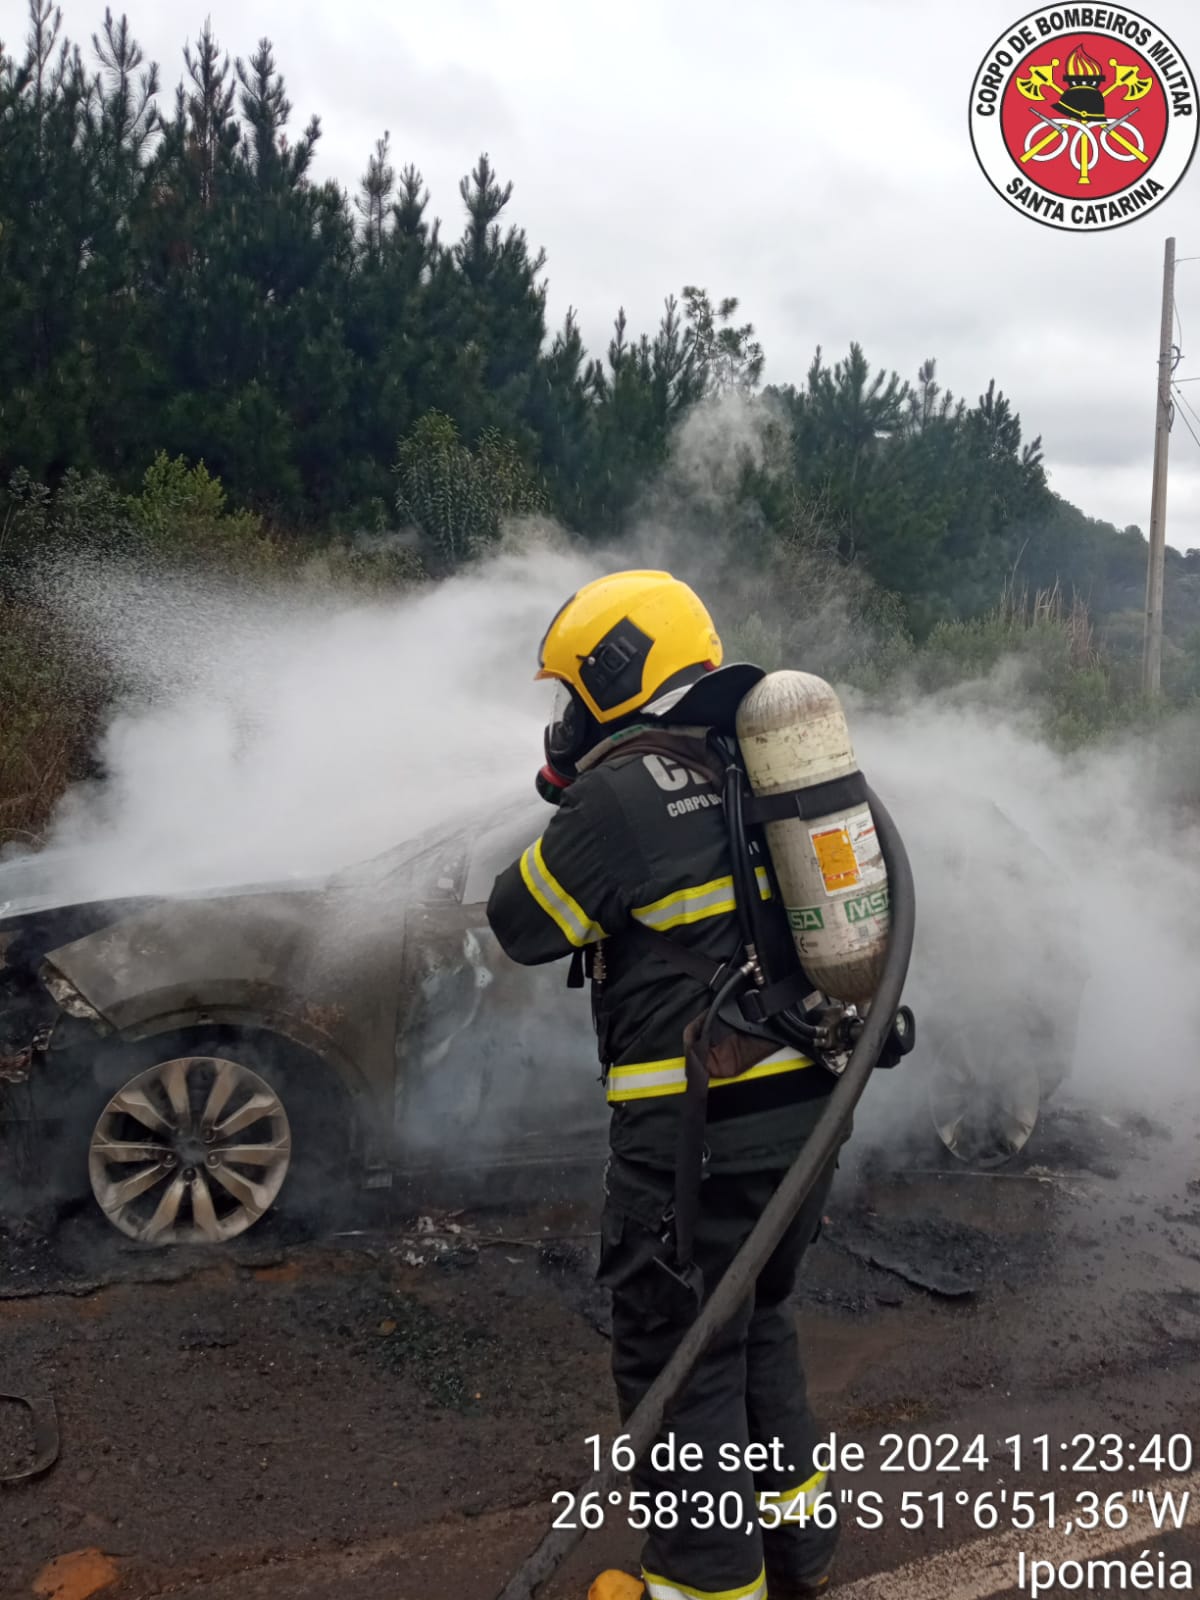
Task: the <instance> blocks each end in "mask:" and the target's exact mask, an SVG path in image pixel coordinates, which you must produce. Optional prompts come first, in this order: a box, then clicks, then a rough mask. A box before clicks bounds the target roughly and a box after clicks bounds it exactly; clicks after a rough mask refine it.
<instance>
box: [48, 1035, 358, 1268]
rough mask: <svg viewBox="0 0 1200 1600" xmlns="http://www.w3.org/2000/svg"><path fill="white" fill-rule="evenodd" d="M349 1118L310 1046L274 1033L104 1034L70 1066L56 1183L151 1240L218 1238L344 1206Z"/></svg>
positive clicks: (296, 1223)
mask: <svg viewBox="0 0 1200 1600" xmlns="http://www.w3.org/2000/svg"><path fill="white" fill-rule="evenodd" d="M352 1147H353V1117H352V1108H351V1105H350V1103H349V1100H348V1097H347V1095H346V1094H345V1091H344V1090H343V1088H342V1086H341V1084H340V1083H339V1082H338V1081H337V1080H336V1078H335V1077H334V1075H333V1072H332V1069H330V1068H329V1067H328V1066H327V1065H326V1064H325V1063H324V1062H322V1061H321V1060H320V1058H319V1057H316V1056H314V1055H311V1054H310V1053H309V1052H307V1051H305V1050H303V1049H301V1048H299V1047H298V1046H294V1045H293V1044H291V1042H290V1041H288V1040H284V1039H281V1038H279V1037H278V1036H277V1035H273V1034H268V1033H261V1032H250V1031H248V1030H245V1031H244V1030H233V1029H211V1028H210V1029H204V1030H190V1031H186V1032H182V1033H177V1034H171V1035H162V1036H159V1037H157V1038H154V1039H146V1040H141V1041H138V1042H136V1043H114V1042H106V1043H104V1044H102V1045H101V1046H99V1047H98V1048H97V1049H96V1050H95V1052H94V1053H93V1054H92V1055H91V1056H90V1058H89V1059H88V1060H87V1061H86V1062H84V1063H81V1065H80V1067H79V1070H78V1071H77V1073H76V1074H74V1077H73V1082H72V1084H71V1089H70V1093H69V1096H68V1099H67V1104H66V1106H65V1107H64V1116H63V1120H62V1124H61V1136H60V1138H59V1139H58V1140H57V1141H56V1148H57V1155H58V1159H57V1161H56V1162H55V1164H54V1166H55V1178H56V1184H55V1187H56V1189H57V1191H58V1194H59V1196H60V1197H61V1199H62V1200H63V1201H64V1202H65V1203H66V1204H67V1206H68V1207H69V1208H71V1209H80V1208H84V1209H90V1210H94V1211H96V1212H97V1213H98V1214H100V1215H102V1216H104V1217H105V1218H106V1220H107V1221H108V1222H109V1223H110V1224H111V1225H112V1226H113V1227H115V1228H116V1229H118V1230H119V1231H120V1232H122V1233H124V1234H125V1235H126V1236H127V1237H129V1238H131V1239H136V1240H139V1241H141V1242H144V1243H148V1244H210V1245H215V1244H225V1243H228V1242H229V1241H230V1240H232V1239H234V1238H237V1237H239V1236H241V1235H242V1234H245V1233H248V1232H249V1231H250V1230H251V1229H252V1228H254V1229H258V1228H260V1227H262V1226H263V1224H264V1223H270V1225H271V1229H272V1231H273V1232H276V1233H277V1232H278V1231H279V1230H281V1229H282V1230H283V1231H284V1232H285V1233H286V1234H287V1235H288V1236H290V1237H296V1236H301V1237H308V1236H313V1235H316V1234H319V1233H321V1232H328V1231H329V1230H330V1229H331V1228H333V1227H336V1226H337V1225H338V1224H339V1223H341V1222H342V1221H343V1220H344V1219H345V1217H346V1216H347V1215H348V1211H349V1206H350V1204H351V1198H352V1194H351V1190H352V1177H353V1160H352V1157H353V1148H352Z"/></svg>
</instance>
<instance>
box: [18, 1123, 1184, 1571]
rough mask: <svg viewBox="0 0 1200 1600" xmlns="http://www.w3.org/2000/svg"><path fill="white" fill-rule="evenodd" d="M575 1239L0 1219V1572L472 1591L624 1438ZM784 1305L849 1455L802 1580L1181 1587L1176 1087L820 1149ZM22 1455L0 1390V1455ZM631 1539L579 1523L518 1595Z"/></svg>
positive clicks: (582, 1217)
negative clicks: (997, 1168)
mask: <svg viewBox="0 0 1200 1600" xmlns="http://www.w3.org/2000/svg"><path fill="white" fill-rule="evenodd" d="M594 1227H595V1221H594V1218H593V1217H592V1215H591V1214H590V1213H589V1212H588V1211H587V1210H586V1209H583V1210H575V1211H572V1210H569V1209H566V1208H561V1209H557V1210H547V1209H536V1208H535V1209H533V1210H530V1211H527V1212H524V1213H520V1214H517V1213H511V1214H507V1215H504V1216H500V1215H496V1214H492V1215H480V1214H470V1215H468V1214H462V1215H446V1214H439V1215H436V1216H433V1217H430V1218H426V1219H425V1220H424V1221H417V1220H416V1219H415V1218H401V1217H385V1218H383V1219H382V1220H381V1219H379V1218H378V1217H376V1218H374V1219H372V1220H371V1222H370V1225H369V1226H367V1227H366V1228H365V1230H364V1231H362V1232H357V1233H355V1234H353V1235H352V1236H348V1237H339V1238H335V1239H329V1240H323V1241H305V1240H297V1239H289V1238H287V1237H286V1236H285V1235H284V1234H283V1233H281V1232H280V1231H279V1229H278V1228H277V1227H276V1226H275V1225H274V1224H272V1223H270V1222H268V1223H267V1224H264V1225H263V1228H262V1229H259V1230H256V1232H255V1233H254V1234H251V1235H250V1236H248V1237H247V1238H246V1239H244V1240H242V1241H238V1242H237V1243H235V1245H234V1246H232V1247H228V1248H226V1249H225V1250H224V1251H222V1252H220V1253H218V1254H216V1255H212V1254H206V1253H204V1252H198V1253H186V1254H182V1255H181V1254H178V1253H175V1254H172V1253H162V1252H155V1251H145V1250H140V1249H136V1248H134V1247H132V1246H130V1245H128V1244H127V1243H126V1242H124V1241H121V1240H119V1239H117V1238H116V1236H113V1235H110V1234H108V1233H107V1232H104V1231H102V1230H101V1229H100V1228H99V1227H98V1226H97V1225H96V1224H94V1223H93V1222H92V1221H91V1220H90V1219H89V1218H87V1217H86V1216H84V1217H79V1218H74V1219H68V1220H66V1221H65V1222H63V1223H62V1224H61V1225H60V1226H59V1227H58V1228H57V1229H56V1230H55V1231H54V1232H53V1233H50V1234H47V1233H45V1232H43V1231H41V1230H39V1229H37V1228H13V1227H10V1229H9V1231H8V1232H7V1234H4V1235H0V1244H2V1245H3V1250H4V1256H3V1264H4V1268H5V1270H4V1273H3V1275H2V1278H0V1390H5V1391H8V1392H11V1393H17V1394H43V1395H50V1396H52V1397H53V1398H54V1400H55V1403H56V1406H57V1412H58V1418H59V1423H60V1428H61V1450H60V1454H59V1458H58V1460H57V1462H56V1464H55V1466H54V1467H53V1468H52V1469H51V1470H50V1471H49V1472H48V1473H46V1474H45V1475H44V1476H42V1477H40V1478H37V1479H34V1480H31V1481H28V1482H25V1483H23V1484H19V1485H10V1486H7V1487H3V1488H0V1555H2V1559H0V1594H3V1595H4V1596H5V1597H6V1600H7V1597H8V1596H10V1595H11V1596H12V1597H14V1600H16V1597H18V1596H20V1597H31V1596H35V1595H36V1596H42V1597H43V1600H87V1597H88V1596H89V1595H91V1594H101V1595H103V1596H105V1597H107V1600H152V1597H159V1596H168V1595H170V1596H174V1597H178V1600H268V1597H270V1600H277V1597H283V1596H287V1597H288V1600H360V1597H361V1600H366V1597H371V1600H493V1597H494V1596H495V1595H496V1594H497V1593H498V1592H499V1590H500V1588H501V1587H502V1584H503V1581H504V1580H505V1578H506V1577H507V1575H508V1573H509V1572H511V1570H512V1569H513V1568H514V1567H515V1566H517V1565H518V1564H519V1562H520V1560H521V1559H522V1557H523V1556H524V1555H525V1554H526V1553H527V1552H528V1551H529V1550H530V1549H531V1548H532V1546H533V1545H534V1544H536V1542H537V1540H538V1539H539V1538H540V1537H541V1534H542V1532H543V1531H544V1529H545V1527H546V1524H547V1520H548V1515H549V1511H550V1497H551V1495H553V1494H555V1493H556V1492H560V1491H564V1490H569V1489H572V1488H574V1487H575V1486H577V1485H578V1484H579V1483H580V1482H581V1481H582V1480H583V1479H584V1478H586V1476H587V1474H588V1471H589V1468H590V1465H591V1462H590V1454H589V1450H588V1447H587V1446H586V1445H585V1442H584V1441H585V1440H586V1439H587V1437H588V1436H589V1435H592V1434H595V1433H597V1432H600V1433H602V1434H604V1435H605V1436H611V1434H612V1433H614V1432H615V1431H616V1418H615V1414H614V1410H613V1406H612V1400H611V1395H610V1393H609V1379H608V1344H607V1338H606V1332H605V1329H606V1314H607V1308H606V1306H605V1303H604V1299H603V1296H602V1295H600V1294H599V1292H598V1291H596V1290H595V1288H594V1287H593V1285H592V1283H591V1272H592V1265H593V1259H592V1258H593V1252H594V1237H593V1231H594ZM881 1263H882V1264H881ZM797 1316H798V1318H799V1323H800V1328H801V1332H802V1337H803V1342H804V1348H805V1351H806V1359H807V1365H808V1371H809V1380H810V1387H811V1390H812V1393H813V1397H814V1402H815V1404H816V1406H817V1408H818V1411H819V1414H820V1416H821V1418H822V1422H823V1425H824V1426H825V1427H826V1429H827V1430H829V1431H830V1432H831V1433H836V1435H837V1438H838V1440H839V1441H840V1444H841V1446H842V1447H845V1446H846V1445H858V1446H861V1447H862V1451H863V1457H862V1464H861V1470H857V1468H858V1463H857V1461H856V1460H854V1459H853V1458H852V1459H851V1461H850V1462H848V1463H846V1464H845V1465H843V1468H842V1470H841V1471H840V1472H839V1475H838V1478H837V1492H838V1495H839V1498H840V1500H841V1515H842V1519H843V1530H844V1532H843V1539H842V1544H841V1549H840V1552H839V1558H838V1565H837V1570H836V1582H835V1584H834V1586H833V1587H832V1588H831V1590H830V1593H831V1595H833V1594H836V1595H838V1596H845V1597H846V1600H885V1597H886V1600H891V1597H893V1596H895V1597H897V1600H900V1597H904V1600H926V1597H928V1600H934V1597H937V1600H987V1597H991V1596H996V1597H1002V1596H1014V1597H1015V1596H1024V1595H1028V1594H1031V1593H1033V1592H1037V1591H1040V1592H1041V1593H1043V1594H1053V1595H1060V1594H1068V1593H1081V1592H1082V1593H1087V1592H1097V1593H1114V1594H1119V1593H1129V1594H1134V1593H1137V1594H1150V1595H1167V1594H1177V1593H1181V1592H1182V1593H1192V1592H1197V1591H1200V1106H1192V1107H1187V1106H1184V1107H1180V1108H1173V1109H1172V1110H1171V1112H1170V1115H1169V1116H1166V1115H1164V1120H1163V1123H1162V1124H1161V1125H1159V1124H1155V1123H1150V1122H1146V1121H1144V1120H1141V1119H1136V1118H1132V1119H1131V1118H1128V1117H1126V1118H1122V1117H1119V1116H1116V1117H1110V1118H1108V1119H1107V1120H1106V1119H1104V1118H1102V1117H1101V1116H1099V1115H1098V1114H1097V1113H1096V1112H1094V1111H1092V1110H1086V1111H1085V1110H1082V1109H1080V1108H1075V1109H1072V1108H1071V1106H1070V1105H1064V1106H1062V1107H1058V1108H1056V1109H1054V1110H1053V1111H1052V1112H1051V1114H1049V1115H1048V1116H1047V1117H1046V1118H1045V1120H1044V1122H1043V1125H1042V1127H1041V1128H1040V1129H1039V1130H1038V1135H1037V1136H1036V1138H1035V1140H1034V1141H1033V1142H1032V1143H1031V1145H1030V1147H1029V1149H1028V1150H1027V1152H1026V1153H1025V1156H1024V1157H1023V1158H1022V1160H1021V1161H1020V1163H1019V1164H1018V1165H1017V1166H1015V1167H1010V1168H1006V1169H1004V1170H1003V1171H1002V1172H1001V1173H998V1174H994V1175H982V1174H970V1173H966V1172H962V1171H954V1170H944V1171H942V1170H929V1171H922V1170H914V1169H910V1170H906V1171H895V1170H876V1171H875V1172H874V1173H862V1172H859V1173H858V1174H855V1173H853V1172H849V1171H848V1172H847V1173H845V1174H844V1175H843V1178H842V1180H841V1181H840V1188H839V1189H838V1190H837V1191H835V1196H834V1200H833V1202H832V1203H831V1208H830V1215H829V1220H828V1224H827V1226H826V1229H825V1233H824V1236H823V1238H822V1239H821V1241H820V1242H819V1243H818V1245H817V1246H816V1247H815V1248H814V1250H813V1252H812V1253H811V1256H810V1259H809V1262H808V1268H807V1271H806V1274H805V1279H804V1283H803V1285H802V1288H801V1292H800V1294H799V1296H798V1301H797ZM1109 1436H1113V1437H1109ZM1014 1440H1018V1441H1020V1442H1019V1444H1017V1445H1015V1446H1014V1443H1013V1441H1014ZM1156 1440H1161V1444H1162V1449H1161V1452H1160V1451H1159V1450H1158V1449H1156V1445H1155V1441H1156ZM1091 1441H1096V1443H1094V1444H1093V1443H1092V1442H1091ZM1101 1441H1103V1442H1101ZM31 1447H32V1440H31V1436H30V1432H29V1427H28V1422H27V1420H26V1418H25V1415H24V1413H23V1412H22V1411H21V1410H20V1409H19V1408H18V1407H16V1406H14V1405H12V1404H11V1403H5V1402H3V1401H0V1473H3V1472H12V1471H16V1470H19V1469H20V1467H21V1466H22V1464H23V1463H24V1462H26V1461H27V1460H28V1458H29V1453H30V1450H31ZM1168 1494H1169V1495H1171V1496H1173V1497H1174V1498H1173V1499H1172V1501H1171V1502H1170V1503H1169V1505H1168V1503H1167V1502H1166V1500H1165V1499H1164V1496H1165V1495H1168ZM1089 1497H1093V1498H1089ZM1185 1497H1186V1500H1185ZM1176 1520H1178V1521H1179V1522H1180V1524H1181V1525H1180V1526H1179V1527H1176V1526H1175V1521H1176ZM1052 1521H1053V1526H1052V1525H1051V1522H1052ZM906 1523H907V1524H910V1525H908V1526H906V1525H905V1524H906ZM1157 1523H1162V1524H1163V1526H1161V1527H1160V1526H1158V1525H1157ZM1029 1524H1032V1525H1029ZM1068 1524H1070V1527H1069V1530H1068ZM1093 1524H1095V1525H1093ZM637 1549H638V1537H637V1535H636V1534H634V1533H632V1532H631V1531H630V1529H629V1527H628V1526H627V1524H626V1523H625V1522H624V1520H623V1513H622V1512H621V1511H620V1510H615V1509H614V1510H611V1511H607V1512H606V1516H605V1523H604V1526H603V1527H602V1528H601V1529H599V1530H598V1531H596V1532H594V1533H591V1534H589V1535H588V1537H587V1539H586V1541H585V1542H584V1544H583V1545H582V1547H581V1548H580V1549H579V1550H578V1551H577V1553H576V1555H575V1556H574V1557H573V1558H572V1559H571V1561H570V1562H569V1563H568V1565H567V1566H566V1567H565V1568H564V1569H563V1570H562V1572H561V1573H560V1574H559V1576H558V1578H556V1579H555V1580H554V1581H553V1582H552V1583H551V1584H550V1585H549V1586H548V1587H547V1588H546V1590H545V1591H544V1594H545V1600H565V1597H566V1596H574V1597H578V1600H582V1597H583V1596H584V1595H585V1594H586V1593H587V1587H588V1584H589V1582H590V1581H591V1579H592V1578H593V1577H594V1576H595V1574H596V1573H597V1572H598V1571H599V1570H601V1568H603V1567H605V1566H621V1567H627V1568H630V1569H633V1568H634V1567H635V1566H636V1561H637ZM1139 1562H1141V1565H1138V1563H1139ZM1063 1563H1068V1565H1067V1566H1066V1567H1063V1565H1062V1564H1063ZM1071 1563H1075V1564H1077V1565H1075V1566H1072V1565H1070V1564H1071ZM1089 1563H1092V1564H1093V1565H1092V1569H1091V1571H1090V1573H1089V1571H1088V1564H1089ZM1096 1563H1099V1564H1100V1565H1099V1566H1097V1565H1095V1564H1096ZM1189 1564H1190V1567H1189V1573H1190V1575H1189V1577H1188V1581H1187V1582H1186V1584H1185V1583H1183V1582H1181V1581H1180V1580H1181V1578H1182V1576H1183V1571H1184V1567H1185V1566H1188V1565H1189ZM1147 1575H1149V1579H1150V1582H1149V1583H1148V1582H1147V1581H1146V1580H1147ZM1077 1577H1078V1579H1079V1581H1076V1580H1077ZM1035 1578H1036V1585H1037V1587H1036V1590H1035V1586H1034V1579H1035ZM1060 1579H1061V1581H1060Z"/></svg>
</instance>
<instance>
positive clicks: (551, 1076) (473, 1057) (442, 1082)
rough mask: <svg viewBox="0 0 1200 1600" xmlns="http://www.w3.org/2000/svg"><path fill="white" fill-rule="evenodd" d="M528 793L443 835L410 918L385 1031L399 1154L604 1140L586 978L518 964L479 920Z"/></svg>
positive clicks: (526, 828)
mask: <svg viewBox="0 0 1200 1600" xmlns="http://www.w3.org/2000/svg"><path fill="white" fill-rule="evenodd" d="M545 816H546V813H545V808H544V806H543V805H542V804H540V803H539V802H537V801H536V800H535V801H534V802H532V803H531V804H529V803H525V802H522V803H520V804H518V805H516V806H512V807H509V808H508V809H507V810H505V811H503V812H501V813H499V814H498V815H494V816H493V815H489V816H486V817H484V818H483V819H481V821H480V823H479V824H478V825H477V826H475V827H469V828H466V829H463V830H461V831H460V832H459V833H457V834H454V835H452V836H450V837H448V838H447V840H446V842H445V845H444V847H443V849H442V850H441V851H440V852H439V854H438V857H437V861H436V865H434V866H432V867H431V868H430V870H429V872H428V873H427V875H426V878H425V881H424V884H423V887H422V890H421V898H420V904H419V906H417V907H416V908H415V909H414V911H413V913H412V915H411V918H410V924H409V946H408V960H407V965H408V971H409V979H408V981H409V993H410V996H411V1003H410V1005H409V1007H408V1008H407V1012H406V1015H405V1018H404V1022H403V1025H402V1027H401V1029H400V1032H399V1034H398V1036H397V1066H398V1071H397V1082H398V1085H399V1099H398V1105H397V1129H398V1145H399V1151H400V1159H401V1164H402V1166H404V1167H406V1168H409V1169H413V1168H427V1167H430V1166H437V1167H440V1168H445V1167H447V1166H453V1167H455V1168H457V1169H469V1170H475V1171H481V1170H490V1169H495V1168H499V1167H512V1166H520V1165H523V1164H533V1165H540V1164H544V1163H554V1162H557V1161H563V1160H570V1159H572V1157H573V1156H574V1155H577V1154H586V1155H590V1154H594V1153H596V1152H599V1151H601V1150H602V1149H603V1147H604V1138H605V1128H606V1124H607V1104H606V1101H605V1096H604V1090H603V1087H602V1085H601V1082H600V1067H599V1062H598V1058H597V1055H596V1044H595V1037H594V1034H593V1032H592V1026H591V1014H590V1008H589V1004H588V999H587V993H586V990H584V991H581V990H574V989H568V988H567V987H566V979H567V964H566V962H553V963H550V964H548V965H547V966H544V967H533V968H529V967H520V966H518V965H517V964H516V963H514V962H512V961H510V960H509V959H508V957H507V956H506V955H505V954H504V952H503V950H502V949H501V948H500V946H499V944H498V942H497V940H496V938H495V936H494V934H493V933H492V931H491V929H490V928H489V927H488V923H487V900H488V896H489V895H490V893H491V889H492V885H493V883H494V882H495V880H496V876H497V874H498V873H499V872H501V871H502V870H503V869H504V868H505V867H506V866H508V865H509V863H510V862H511V861H513V860H515V859H516V858H517V857H518V856H519V855H520V853H521V852H522V850H524V849H525V847H526V846H527V845H528V844H530V843H531V842H532V840H533V839H534V838H535V837H536V836H537V834H538V832H539V831H540V829H541V828H542V827H543V826H544V823H545Z"/></svg>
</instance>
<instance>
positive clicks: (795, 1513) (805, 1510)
mask: <svg viewBox="0 0 1200 1600" xmlns="http://www.w3.org/2000/svg"><path fill="white" fill-rule="evenodd" d="M827 1477H828V1473H825V1472H816V1473H814V1474H813V1476H812V1477H811V1478H810V1479H809V1480H808V1482H807V1483H800V1484H797V1485H796V1487H795V1488H794V1489H781V1490H780V1491H779V1493H778V1494H760V1495H759V1497H758V1509H759V1510H760V1511H765V1510H766V1508H767V1507H768V1506H778V1507H779V1510H780V1520H781V1521H783V1522H803V1521H804V1520H805V1518H806V1517H808V1516H809V1515H810V1514H811V1512H812V1509H813V1507H814V1506H815V1505H816V1503H817V1501H818V1500H819V1499H820V1498H821V1493H822V1491H823V1489H824V1488H825V1479H826V1478H827Z"/></svg>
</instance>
